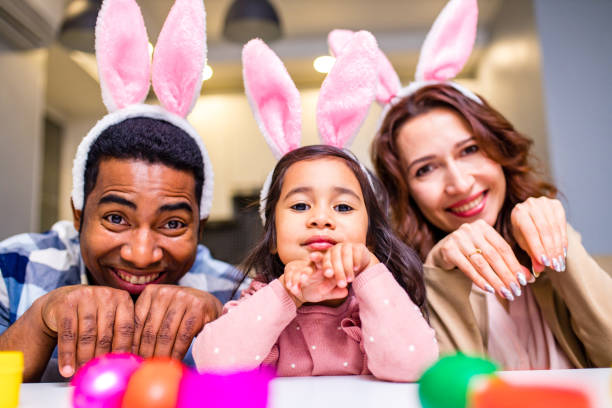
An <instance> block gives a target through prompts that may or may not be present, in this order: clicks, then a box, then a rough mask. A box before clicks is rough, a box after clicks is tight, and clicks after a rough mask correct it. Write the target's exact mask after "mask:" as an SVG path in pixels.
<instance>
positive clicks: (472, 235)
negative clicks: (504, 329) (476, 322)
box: [425, 220, 529, 300]
mask: <svg viewBox="0 0 612 408" xmlns="http://www.w3.org/2000/svg"><path fill="white" fill-rule="evenodd" d="M425 264H427V265H434V266H437V267H439V268H442V269H446V270H451V269H454V268H459V269H460V270H461V271H462V272H463V273H465V274H466V275H467V276H468V277H469V278H470V279H471V280H472V281H473V282H474V283H475V284H476V285H477V286H478V287H479V288H481V289H483V290H486V291H487V292H490V293H495V292H497V293H498V294H499V295H500V296H502V297H504V298H505V299H508V300H514V296H520V295H521V287H520V285H523V286H525V285H526V284H527V279H526V276H529V270H528V269H527V268H525V267H524V266H522V265H521V264H520V263H519V261H518V259H517V258H516V256H515V255H514V252H513V251H512V248H510V245H508V243H507V242H506V240H505V239H504V238H503V237H502V236H501V235H500V234H499V233H498V232H497V231H496V230H495V229H494V228H493V227H491V226H490V225H489V224H487V223H486V222H485V221H483V220H477V221H475V222H472V223H469V224H463V225H462V226H461V227H459V228H458V229H456V230H455V231H453V232H452V233H450V234H448V235H447V236H446V237H445V238H444V239H442V240H440V241H439V242H438V243H437V244H436V245H435V246H434V247H433V248H432V250H431V251H429V254H428V255H427V259H426V260H425ZM519 284H520V285H519Z"/></svg>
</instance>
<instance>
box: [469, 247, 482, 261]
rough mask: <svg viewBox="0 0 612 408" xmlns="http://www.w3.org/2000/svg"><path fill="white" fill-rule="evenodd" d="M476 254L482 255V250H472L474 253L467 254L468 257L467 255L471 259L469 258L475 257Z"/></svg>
mask: <svg viewBox="0 0 612 408" xmlns="http://www.w3.org/2000/svg"><path fill="white" fill-rule="evenodd" d="M476 254H481V255H482V249H480V248H476V249H475V250H474V252H472V253H471V254H469V255H468V258H470V259H471V258H472V255H476Z"/></svg>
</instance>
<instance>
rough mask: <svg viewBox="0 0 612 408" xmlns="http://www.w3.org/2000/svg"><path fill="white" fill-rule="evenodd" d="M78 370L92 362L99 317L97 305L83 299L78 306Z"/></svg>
mask: <svg viewBox="0 0 612 408" xmlns="http://www.w3.org/2000/svg"><path fill="white" fill-rule="evenodd" d="M77 324H78V329H77V330H78V331H77V345H76V368H77V369H78V368H79V367H81V366H82V365H83V364H85V363H86V362H88V361H89V360H91V359H92V358H93V357H94V355H95V351H96V342H97V338H98V316H97V309H96V303H95V302H92V301H91V300H90V299H82V300H81V301H79V304H78V306H77Z"/></svg>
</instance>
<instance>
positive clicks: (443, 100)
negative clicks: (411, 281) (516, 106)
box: [372, 84, 557, 260]
mask: <svg viewBox="0 0 612 408" xmlns="http://www.w3.org/2000/svg"><path fill="white" fill-rule="evenodd" d="M480 99H481V100H482V104H479V103H477V102H475V101H473V100H471V99H469V98H467V97H466V96H465V95H463V94H462V93H461V92H460V91H458V90H457V89H455V88H454V87H452V86H449V85H442V84H438V85H430V86H426V87H423V88H421V89H419V90H418V91H416V92H414V93H413V94H411V95H408V96H406V97H405V98H404V99H402V100H400V101H399V102H398V103H397V104H395V105H394V106H393V107H392V108H391V109H390V110H389V112H388V113H387V115H386V116H385V118H384V119H383V122H382V126H381V128H380V130H379V132H378V134H377V135H376V138H375V139H374V142H373V143H372V162H373V163H374V167H375V169H376V173H377V174H378V176H379V177H380V180H381V181H382V183H383V184H384V186H385V188H386V189H387V192H388V193H389V199H390V202H391V208H392V211H393V213H392V219H393V224H394V227H395V231H396V232H397V234H398V235H399V237H400V238H401V239H402V240H403V241H404V242H406V243H407V244H408V245H410V246H411V247H413V248H415V249H416V250H417V251H418V252H419V255H420V256H421V259H423V260H424V259H425V258H426V257H427V254H428V253H429V251H430V250H431V248H432V247H433V246H434V245H435V243H436V242H437V241H438V240H439V239H440V238H441V237H443V236H444V233H443V232H442V231H440V230H439V229H437V228H436V227H435V226H434V225H433V224H431V223H430V222H429V221H428V220H427V219H426V218H425V216H424V215H423V213H422V212H421V210H420V209H419V207H418V206H417V204H416V203H415V201H414V199H413V198H412V197H411V196H410V193H409V189H408V182H407V181H406V174H407V172H406V170H407V169H406V163H404V160H403V158H402V156H401V154H400V149H399V146H398V144H397V137H398V134H399V132H400V130H401V128H402V126H403V125H404V124H405V123H406V122H407V121H409V120H410V119H412V118H415V117H417V116H419V115H422V114H425V113H427V112H430V111H431V110H432V109H435V108H444V109H449V110H452V111H453V112H455V113H457V114H459V115H460V116H461V117H462V118H463V119H465V121H466V123H467V124H468V126H469V128H470V130H471V131H472V133H473V135H474V138H475V139H476V141H477V142H478V145H479V146H480V148H482V149H483V151H484V152H485V153H486V154H487V155H488V156H489V157H490V158H491V159H493V160H495V161H496V162H497V163H499V164H500V165H501V166H502V169H503V172H504V176H505V178H506V198H505V200H504V204H503V206H502V208H501V210H500V213H499V215H498V217H497V221H496V223H495V229H496V230H497V231H498V232H499V233H500V234H501V235H502V236H503V237H504V239H505V240H506V241H507V242H508V243H509V244H510V246H511V247H513V248H514V249H517V250H518V246H517V245H516V241H515V239H514V237H513V235H512V228H511V222H510V215H511V212H512V209H513V208H514V206H515V205H516V204H518V203H521V202H523V201H525V200H526V199H528V198H529V197H538V196H549V197H554V196H556V194H557V189H556V187H555V186H554V185H552V184H550V183H547V182H545V181H543V180H542V179H541V178H540V177H539V176H538V174H537V173H536V172H535V171H534V168H533V167H532V165H531V163H530V156H529V149H530V148H531V145H532V143H533V142H532V141H531V140H529V139H527V138H526V137H525V136H523V135H522V134H520V133H519V132H517V131H516V130H515V129H514V127H513V126H512V124H511V123H510V122H509V121H508V120H507V119H506V118H504V117H503V116H502V115H501V114H500V113H499V112H497V111H496V110H495V109H493V108H492V107H491V106H490V105H489V104H488V103H487V101H485V100H484V99H483V98H482V97H480ZM431 137H435V135H431Z"/></svg>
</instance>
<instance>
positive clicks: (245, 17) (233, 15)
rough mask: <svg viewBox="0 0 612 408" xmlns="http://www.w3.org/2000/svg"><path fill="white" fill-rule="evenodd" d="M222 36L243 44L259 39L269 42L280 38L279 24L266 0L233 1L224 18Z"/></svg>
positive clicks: (276, 15) (274, 11)
mask: <svg viewBox="0 0 612 408" xmlns="http://www.w3.org/2000/svg"><path fill="white" fill-rule="evenodd" d="M223 35H224V37H225V38H227V39H228V40H230V41H233V42H237V43H240V44H243V43H245V42H247V41H249V40H250V39H251V38H255V37H259V38H261V39H262V40H264V41H267V42H270V41H274V40H277V39H279V38H280V37H281V35H282V31H281V24H280V20H279V18H278V14H276V10H274V7H273V6H272V4H270V3H269V2H268V0H234V2H233V3H232V5H231V6H230V8H229V11H228V12H227V16H225V26H224V28H223Z"/></svg>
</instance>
